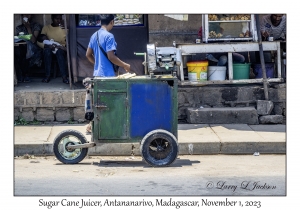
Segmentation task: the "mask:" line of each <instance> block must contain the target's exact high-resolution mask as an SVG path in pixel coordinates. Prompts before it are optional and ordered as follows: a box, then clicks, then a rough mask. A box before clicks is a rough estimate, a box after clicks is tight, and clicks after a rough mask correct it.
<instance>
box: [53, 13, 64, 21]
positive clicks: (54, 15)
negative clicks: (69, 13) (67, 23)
mask: <svg viewBox="0 0 300 210" xmlns="http://www.w3.org/2000/svg"><path fill="white" fill-rule="evenodd" d="M57 15H60V16H61V17H62V16H63V15H62V14H52V15H51V20H53V19H54V18H55V17H56V16H57Z"/></svg>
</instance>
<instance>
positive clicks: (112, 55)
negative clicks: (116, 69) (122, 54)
mask: <svg viewBox="0 0 300 210" xmlns="http://www.w3.org/2000/svg"><path fill="white" fill-rule="evenodd" d="M107 57H108V59H109V60H110V61H111V62H112V63H114V64H115V65H118V66H120V67H123V68H124V69H125V70H126V71H127V72H129V71H130V65H129V64H128V63H125V62H124V61H122V60H121V59H120V58H118V57H117V56H116V55H115V53H114V51H108V52H107Z"/></svg>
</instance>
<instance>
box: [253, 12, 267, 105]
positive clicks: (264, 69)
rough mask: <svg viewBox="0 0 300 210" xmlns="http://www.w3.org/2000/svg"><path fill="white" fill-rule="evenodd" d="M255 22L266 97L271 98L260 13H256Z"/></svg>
mask: <svg viewBox="0 0 300 210" xmlns="http://www.w3.org/2000/svg"><path fill="white" fill-rule="evenodd" d="M255 22H256V28H257V37H258V46H259V55H260V63H261V68H262V75H263V83H264V93H265V99H266V100H269V93H268V84H267V82H268V81H267V73H266V66H265V58H264V51H263V46H262V41H261V32H260V23H259V17H258V14H255Z"/></svg>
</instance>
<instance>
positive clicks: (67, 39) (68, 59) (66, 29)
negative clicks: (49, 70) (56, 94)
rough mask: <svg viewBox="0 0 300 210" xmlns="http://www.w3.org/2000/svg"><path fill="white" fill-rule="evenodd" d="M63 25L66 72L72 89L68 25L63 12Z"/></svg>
mask: <svg viewBox="0 0 300 210" xmlns="http://www.w3.org/2000/svg"><path fill="white" fill-rule="evenodd" d="M64 16H65V18H64V25H65V31H66V45H67V46H66V47H67V61H68V72H69V82H70V89H72V77H71V69H70V56H69V38H68V37H69V33H68V27H67V15H66V14H64Z"/></svg>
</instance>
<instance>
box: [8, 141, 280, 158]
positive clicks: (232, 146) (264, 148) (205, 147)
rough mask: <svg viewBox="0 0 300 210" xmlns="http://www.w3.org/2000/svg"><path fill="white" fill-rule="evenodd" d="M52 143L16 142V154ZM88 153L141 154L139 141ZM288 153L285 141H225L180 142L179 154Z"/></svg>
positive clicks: (42, 150) (41, 150)
mask: <svg viewBox="0 0 300 210" xmlns="http://www.w3.org/2000/svg"><path fill="white" fill-rule="evenodd" d="M52 145H53V144H52V143H45V144H15V145H14V155H15V156H23V155H25V154H29V155H38V156H40V155H47V156H48V155H54V153H53V149H52ZM88 151H89V152H88V155H91V156H93V155H103V156H113V155H115V156H128V155H137V156H140V150H139V144H138V143H134V144H131V143H113V144H102V145H100V146H96V147H92V148H89V150H88ZM254 152H259V153H260V154H286V144H285V142H223V143H211V142H200V143H195V142H193V143H179V155H215V154H236V155H238V154H239V155H241V154H245V155H246V154H253V153H254Z"/></svg>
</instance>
